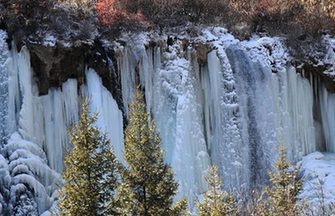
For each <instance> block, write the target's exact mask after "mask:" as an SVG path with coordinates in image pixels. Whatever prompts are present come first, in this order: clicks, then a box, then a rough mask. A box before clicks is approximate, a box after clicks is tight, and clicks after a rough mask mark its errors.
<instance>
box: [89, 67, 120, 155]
mask: <svg viewBox="0 0 335 216" xmlns="http://www.w3.org/2000/svg"><path fill="white" fill-rule="evenodd" d="M86 80H87V86H86V90H87V94H88V96H89V97H90V109H91V111H92V112H93V113H95V112H97V113H98V114H99V116H98V120H97V123H96V124H97V126H98V127H99V128H100V129H101V130H102V132H104V133H107V136H108V138H109V139H110V140H111V143H112V146H113V150H114V152H115V154H116V155H117V157H118V158H119V159H120V160H121V161H123V118H122V112H121V111H120V110H119V108H118V105H117V103H116V101H115V100H114V98H113V96H112V94H111V93H110V92H109V91H108V90H107V89H106V88H105V87H104V86H103V85H102V81H101V78H100V77H99V75H98V74H97V73H96V72H95V71H94V70H93V69H88V70H87V71H86Z"/></svg>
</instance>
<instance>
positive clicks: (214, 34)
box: [0, 28, 335, 214]
mask: <svg viewBox="0 0 335 216" xmlns="http://www.w3.org/2000/svg"><path fill="white" fill-rule="evenodd" d="M5 39H6V34H5V33H4V32H1V31H0V51H1V52H0V53H1V54H0V72H1V73H0V102H1V103H0V108H1V112H0V123H1V124H0V136H1V140H2V143H1V145H0V147H1V149H0V150H1V155H0V174H1V175H0V185H1V186H0V214H1V213H2V212H1V211H6V213H13V212H16V211H17V210H18V209H20V205H22V203H29V205H30V206H33V207H36V209H37V210H36V211H38V212H39V213H40V214H42V213H43V212H45V214H48V213H50V211H51V210H52V209H54V208H55V203H56V202H55V201H56V200H57V197H58V192H57V186H58V185H61V184H62V180H61V175H60V173H61V172H62V170H63V160H64V155H65V152H66V151H67V150H68V149H69V148H70V147H71V146H70V144H69V138H68V135H67V129H68V128H69V127H70V126H71V125H72V124H74V123H75V122H77V121H78V119H79V113H80V98H81V97H82V96H86V97H89V98H90V102H91V103H90V111H91V112H92V113H93V112H97V113H98V114H99V116H98V120H97V123H96V125H97V127H99V128H100V129H101V130H102V131H103V132H105V133H106V134H107V136H108V137H109V138H110V140H111V144H112V148H113V149H114V151H115V153H116V155H117V156H118V158H119V159H120V160H121V161H123V156H122V155H123V128H124V126H125V125H124V122H123V120H124V119H123V118H124V117H126V116H127V114H128V104H129V103H130V102H131V101H132V100H133V93H134V89H136V88H137V86H140V88H141V89H142V90H143V92H144V94H145V101H146V106H147V111H148V113H150V114H151V117H152V118H153V119H154V120H155V121H156V124H157V130H158V132H159V134H160V137H161V139H162V146H163V148H164V150H165V158H166V161H167V162H168V163H169V164H171V165H172V167H173V170H174V172H175V176H176V179H177V181H178V183H179V192H178V195H177V197H176V199H179V198H181V197H184V196H187V197H188V199H189V201H190V204H191V206H192V205H193V204H192V202H193V201H194V198H195V195H197V194H199V193H202V192H204V191H205V190H206V183H205V181H204V176H205V175H206V173H207V170H208V167H209V166H210V165H211V164H215V165H217V166H218V167H219V172H220V174H221V176H222V178H223V182H224V186H225V187H226V189H228V190H233V191H236V192H237V193H239V192H240V193H244V192H246V191H248V190H250V189H252V188H254V187H257V186H260V185H262V184H265V183H266V181H267V177H266V175H267V172H268V171H269V169H271V168H272V166H273V163H274V161H275V160H276V159H277V151H278V147H279V145H281V144H283V145H285V146H286V147H287V150H288V156H289V158H290V159H291V160H293V161H298V160H300V159H301V158H302V157H303V156H305V155H306V154H309V153H311V152H315V151H318V150H319V151H322V150H326V151H330V152H335V131H334V128H335V109H334V107H335V94H333V93H330V92H328V90H327V89H326V87H325V86H324V84H323V83H322V82H321V81H320V79H319V78H317V77H309V78H310V79H306V78H305V77H304V75H303V74H299V73H297V71H296V69H295V68H294V67H293V66H292V65H291V63H290V60H291V59H290V58H291V57H290V56H289V54H288V52H287V49H286V48H285V47H284V45H283V43H282V42H281V40H280V39H279V38H267V37H263V38H254V39H252V40H250V41H242V42H241V41H238V40H236V39H234V38H233V36H231V35H229V34H228V33H226V31H224V30H222V29H221V30H220V29H219V28H218V29H216V28H214V29H212V30H206V31H204V34H203V36H199V38H196V39H194V41H192V40H193V39H189V40H190V41H189V42H190V43H185V39H183V40H179V39H176V40H174V44H173V45H167V44H166V43H165V40H166V38H159V39H155V38H149V36H148V37H146V36H143V35H142V34H139V35H136V36H133V37H131V38H127V40H126V41H127V43H125V44H124V45H120V44H118V45H117V47H116V48H115V50H114V51H115V54H116V56H115V57H116V62H114V63H115V65H117V68H116V71H117V72H116V73H118V75H119V76H120V80H118V81H119V82H120V86H121V88H122V89H121V93H122V95H120V97H121V96H122V98H120V99H122V100H120V101H122V102H121V103H123V106H121V107H123V108H122V109H123V110H120V109H119V105H120V104H117V102H116V100H115V98H113V96H112V94H111V93H110V92H109V91H108V89H107V88H106V87H105V86H104V85H103V83H104V82H103V81H104V80H102V78H101V77H100V76H99V75H98V73H97V72H96V71H95V70H94V69H92V68H88V67H86V68H85V71H83V74H85V82H84V84H82V85H80V84H79V82H78V80H77V79H68V80H67V81H65V82H64V83H62V84H61V85H59V86H53V87H50V88H49V91H48V94H46V95H42V96H41V95H40V92H39V90H38V86H37V82H36V81H37V80H38V77H35V76H36V75H35V74H34V71H33V68H32V67H31V62H30V53H29V50H28V48H27V47H25V46H24V47H22V49H21V50H20V51H17V50H16V48H15V45H14V44H13V45H12V49H11V50H8V48H7V44H6V42H5ZM150 40H153V41H154V43H150V42H152V41H150ZM155 40H158V41H155ZM197 43H203V44H209V46H208V47H209V48H208V50H205V51H204V52H205V55H204V59H202V61H199V55H198V54H199V53H198V52H199V51H198V50H197V49H196V48H195V47H196V44H197ZM206 54H207V56H206ZM206 57H207V58H206ZM64 70H66V68H65V69H64ZM13 197H14V198H13ZM28 210H30V209H29V208H27V209H23V210H22V211H21V212H24V211H28Z"/></svg>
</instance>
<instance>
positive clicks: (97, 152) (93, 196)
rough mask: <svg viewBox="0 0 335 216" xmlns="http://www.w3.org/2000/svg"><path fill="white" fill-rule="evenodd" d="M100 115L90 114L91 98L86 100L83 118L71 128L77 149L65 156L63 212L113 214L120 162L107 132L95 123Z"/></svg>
mask: <svg viewBox="0 0 335 216" xmlns="http://www.w3.org/2000/svg"><path fill="white" fill-rule="evenodd" d="M96 118H97V115H96V114H95V115H93V116H90V115H89V112H88V102H84V103H83V105H82V112H81V115H80V121H79V123H78V124H77V125H76V126H74V127H73V128H72V129H71V130H70V133H69V135H70V139H71V143H72V144H73V149H72V150H71V151H70V152H69V154H68V155H67V156H66V158H65V167H66V168H65V171H64V175H63V177H64V180H65V185H64V187H63V188H62V190H61V196H60V201H59V209H60V214H61V215H66V216H76V215H80V216H82V215H85V216H93V215H106V214H111V215H113V208H112V206H113V205H114V202H113V191H114V189H115V187H116V185H117V172H116V170H117V166H118V163H117V161H116V158H115V156H114V154H113V152H112V151H111V145H110V142H109V140H108V139H107V137H106V135H104V134H101V133H100V131H99V130H98V129H97V128H96V127H94V126H93V124H94V123H95V121H96ZM107 201H109V206H108V207H107Z"/></svg>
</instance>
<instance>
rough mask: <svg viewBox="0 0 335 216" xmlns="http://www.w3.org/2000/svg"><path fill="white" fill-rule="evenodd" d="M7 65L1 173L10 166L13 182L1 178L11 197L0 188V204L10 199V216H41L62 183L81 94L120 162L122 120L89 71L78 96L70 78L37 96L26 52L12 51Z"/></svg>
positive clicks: (52, 204) (48, 207) (102, 88)
mask: <svg viewBox="0 0 335 216" xmlns="http://www.w3.org/2000/svg"><path fill="white" fill-rule="evenodd" d="M13 47H15V46H13ZM2 59H3V58H1V60H2ZM6 62H8V64H7V65H6V66H7V67H6V68H8V74H9V79H8V83H9V84H8V92H9V94H8V95H9V96H8V101H9V103H8V111H9V114H8V115H6V116H8V117H9V121H8V122H9V125H10V126H9V129H10V131H9V132H10V133H12V136H11V138H10V140H9V142H8V144H6V145H5V146H4V150H3V151H4V153H5V154H6V155H8V159H9V161H8V164H9V166H7V165H3V164H1V166H0V167H1V170H3V169H4V168H6V167H8V168H7V169H8V171H9V172H10V173H11V177H10V181H9V182H8V179H7V177H6V176H5V178H6V179H5V180H6V182H7V183H6V184H9V185H10V186H8V190H10V192H6V188H5V187H4V188H1V190H0V194H1V199H0V203H1V204H2V199H3V198H4V197H6V196H7V197H12V198H11V200H10V201H9V202H10V204H11V206H12V207H11V209H10V211H11V212H12V213H13V214H14V213H15V212H17V211H20V214H23V215H24V214H27V212H28V211H30V210H31V209H34V208H35V207H34V206H36V207H38V209H37V210H38V212H39V213H40V214H41V213H43V212H44V211H46V210H49V209H50V208H54V203H55V202H54V201H55V200H56V199H57V196H58V195H57V189H58V186H59V185H61V184H62V182H61V176H60V174H59V173H61V172H62V170H63V160H64V154H65V152H66V151H67V150H68V149H69V147H70V145H69V138H68V134H67V129H68V128H69V127H70V126H71V125H72V124H74V123H75V122H76V121H78V119H79V98H80V97H81V95H82V94H85V95H90V96H91V100H92V103H91V107H92V111H94V112H96V111H97V112H99V114H100V116H99V118H98V122H97V124H98V126H99V127H100V128H102V130H103V131H104V132H106V133H107V135H108V137H109V138H110V139H111V141H112V143H113V145H114V150H115V151H116V154H117V155H118V157H119V158H121V159H122V151H123V116H122V112H121V111H120V110H119V109H118V106H117V103H116V101H115V100H114V99H113V97H112V95H111V93H110V92H109V91H108V90H107V89H106V88H105V87H103V85H102V81H101V78H100V77H99V76H98V75H97V74H96V73H95V71H94V70H92V69H89V70H87V72H86V75H87V82H86V83H87V84H86V85H85V86H82V89H86V91H80V92H79V91H78V89H79V87H78V82H77V80H75V79H69V80H67V81H66V82H64V83H63V84H62V86H61V87H57V88H55V87H54V88H50V89H49V92H48V94H47V95H44V96H39V93H38V88H37V85H36V83H35V81H34V79H33V71H32V68H31V66H30V56H29V51H28V50H27V48H26V47H23V48H22V49H21V51H20V52H19V53H18V52H17V51H16V49H15V48H14V49H12V50H11V52H10V53H9V58H8V60H6ZM1 65H2V64H1ZM3 68H4V67H1V69H3ZM3 74H4V75H6V73H3ZM4 102H6V100H4ZM4 110H7V109H4ZM4 160H5V159H4ZM5 161H6V160H5ZM2 162H3V161H2V160H1V163H2ZM2 172H5V171H2ZM0 181H4V179H2V178H1V179H0ZM6 184H5V183H4V185H6ZM6 193H7V194H6ZM9 193H10V194H11V195H10V196H9V195H8V194H9ZM21 195H22V196H21ZM15 197H21V198H18V199H16V198H15ZM22 203H30V204H29V205H30V207H27V208H26V209H23V210H22V211H21V210H18V209H19V208H21V207H22V206H20V205H22Z"/></svg>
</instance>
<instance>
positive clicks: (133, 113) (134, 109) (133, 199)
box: [118, 90, 186, 216]
mask: <svg viewBox="0 0 335 216" xmlns="http://www.w3.org/2000/svg"><path fill="white" fill-rule="evenodd" d="M129 110H130V112H129V115H130V119H129V125H128V127H127V128H126V131H125V159H126V161H127V163H128V169H127V170H125V172H124V174H123V176H124V183H123V188H122V190H120V193H119V197H118V200H119V201H120V202H121V203H122V207H121V209H123V210H124V211H127V212H126V213H124V215H144V216H149V215H154V216H160V215H166V216H172V215H182V214H184V213H185V212H186V203H185V201H183V202H182V203H177V204H176V206H174V205H173V196H174V195H175V194H176V191H177V187H178V185H177V183H176V182H175V180H174V176H173V172H172V169H171V167H170V166H169V165H167V164H166V163H165V162H164V159H163V151H162V149H161V147H160V144H161V141H160V138H159V136H158V134H157V133H156V129H155V124H154V123H153V121H151V120H150V118H149V115H148V113H147V112H146V109H145V104H144V102H143V96H142V94H141V93H140V92H139V90H137V92H136V93H135V102H133V103H131V104H130V109H129Z"/></svg>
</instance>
